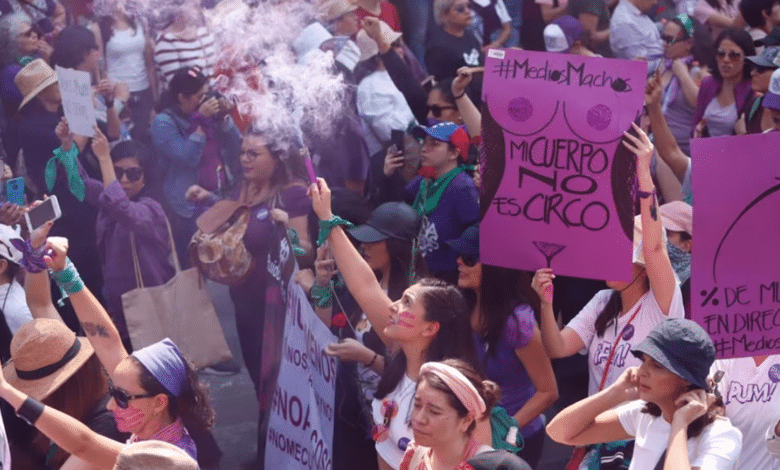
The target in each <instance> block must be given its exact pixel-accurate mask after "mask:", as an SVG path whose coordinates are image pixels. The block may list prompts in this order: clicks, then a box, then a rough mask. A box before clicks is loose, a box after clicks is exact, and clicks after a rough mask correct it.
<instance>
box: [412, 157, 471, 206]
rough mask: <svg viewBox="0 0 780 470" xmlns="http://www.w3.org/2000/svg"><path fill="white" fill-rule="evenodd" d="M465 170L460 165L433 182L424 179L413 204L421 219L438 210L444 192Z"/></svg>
mask: <svg viewBox="0 0 780 470" xmlns="http://www.w3.org/2000/svg"><path fill="white" fill-rule="evenodd" d="M464 170H465V168H464V167H463V166H460V165H459V166H456V167H455V168H453V169H452V170H450V171H449V172H447V173H446V174H445V175H442V176H441V177H439V178H437V179H436V180H435V181H433V182H431V180H430V179H427V178H423V180H422V181H421V182H420V189H419V190H418V191H417V196H415V197H414V202H413V203H412V207H414V210H416V211H417V213H418V214H420V217H425V216H427V215H428V214H430V213H431V212H433V211H434V209H436V206H437V205H438V204H439V200H440V199H441V195H442V194H443V193H444V190H445V189H447V186H449V185H450V183H451V182H452V180H453V179H455V177H456V176H458V174H460V173H461V172H463V171H464Z"/></svg>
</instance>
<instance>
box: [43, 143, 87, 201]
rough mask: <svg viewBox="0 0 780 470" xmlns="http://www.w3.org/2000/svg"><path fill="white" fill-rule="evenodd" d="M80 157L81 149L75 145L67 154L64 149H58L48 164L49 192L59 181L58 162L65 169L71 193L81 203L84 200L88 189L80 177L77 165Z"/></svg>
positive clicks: (47, 180)
mask: <svg viewBox="0 0 780 470" xmlns="http://www.w3.org/2000/svg"><path fill="white" fill-rule="evenodd" d="M78 156H79V148H78V147H77V146H76V144H75V143H74V144H73V145H72V146H71V148H70V150H68V151H67V152H64V151H63V150H62V147H58V148H57V149H55V150H54V156H53V157H51V158H50V159H49V161H48V162H46V188H48V190H49V191H51V190H52V188H53V187H54V182H55V181H56V180H57V162H60V163H62V166H63V167H64V168H65V174H66V175H67V177H68V187H69V188H70V192H71V193H73V195H74V196H76V199H78V200H79V201H83V200H84V194H85V193H86V187H85V185H84V180H82V179H81V175H79V166H78V163H77V159H78Z"/></svg>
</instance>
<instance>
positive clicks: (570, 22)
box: [544, 15, 599, 57]
mask: <svg viewBox="0 0 780 470" xmlns="http://www.w3.org/2000/svg"><path fill="white" fill-rule="evenodd" d="M583 33H584V30H583V28H582V23H580V21H579V20H578V19H576V18H574V17H573V16H569V15H563V16H561V17H559V18H557V19H555V20H553V22H552V23H550V24H548V25H547V26H546V27H545V28H544V44H545V47H546V48H547V52H565V53H568V54H573V55H581V56H585V57H599V55H598V54H596V53H595V52H592V51H591V50H589V49H588V48H587V47H585V45H584V44H583V42H582V41H583Z"/></svg>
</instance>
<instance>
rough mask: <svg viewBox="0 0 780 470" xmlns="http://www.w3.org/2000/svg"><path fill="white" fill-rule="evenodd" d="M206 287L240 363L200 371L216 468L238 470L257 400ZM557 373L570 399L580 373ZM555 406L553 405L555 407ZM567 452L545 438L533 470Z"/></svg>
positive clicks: (548, 467) (225, 307)
mask: <svg viewBox="0 0 780 470" xmlns="http://www.w3.org/2000/svg"><path fill="white" fill-rule="evenodd" d="M209 287H210V290H211V294H212V298H213V300H214V305H215V307H216V309H217V313H218V315H219V317H220V321H221V323H222V328H223V329H224V330H225V336H226V338H227V341H228V344H229V345H230V349H231V350H232V351H233V354H234V355H235V357H236V360H237V361H238V362H239V363H240V364H241V365H242V369H241V372H240V373H239V374H237V375H233V376H229V377H219V376H213V375H207V374H202V377H203V379H204V380H206V381H207V382H208V383H209V384H210V387H211V400H212V404H213V406H214V409H215V410H216V412H217V424H216V427H215V429H214V436H215V437H216V439H217V441H218V442H219V445H220V448H221V449H222V452H223V453H224V456H223V457H222V462H221V465H220V468H221V470H238V469H239V467H240V465H241V463H243V462H247V461H249V460H250V459H252V458H253V457H254V455H255V453H256V450H257V438H256V435H257V414H258V408H257V400H256V399H255V394H254V387H253V386H252V381H251V380H250V379H249V374H247V372H246V369H244V368H243V360H242V359H241V355H240V348H239V345H238V336H237V334H236V324H235V321H234V318H233V305H232V304H231V302H230V297H229V296H228V289H227V287H225V286H222V285H219V284H214V283H209ZM557 364H562V363H560V362H559V363H557ZM557 364H554V365H557ZM582 367H585V365H584V363H582ZM558 377H559V383H558V387H559V389H560V391H561V395H562V397H561V398H562V400H567V399H569V400H570V399H571V398H570V393H568V392H569V390H570V388H571V387H572V384H573V383H574V381H577V384H579V385H578V386H581V382H582V377H581V376H580V377H569V376H566V375H561V374H559V375H558ZM558 409H559V408H557V407H556V409H555V411H557V410H558ZM570 454H571V450H570V449H569V448H568V447H565V446H561V445H558V444H555V443H554V442H552V441H550V440H549V439H548V440H547V442H546V443H545V447H544V453H543V455H542V460H541V462H540V463H539V465H538V467H537V469H536V470H542V469H543V470H562V469H563V468H564V465H565V463H566V461H567V460H568V458H569V455H570ZM275 470H281V469H275ZM355 470H360V469H355Z"/></svg>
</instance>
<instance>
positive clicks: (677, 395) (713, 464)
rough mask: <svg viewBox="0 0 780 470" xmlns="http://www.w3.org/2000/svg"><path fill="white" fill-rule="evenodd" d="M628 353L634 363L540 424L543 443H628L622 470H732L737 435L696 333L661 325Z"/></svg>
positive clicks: (710, 357) (705, 341)
mask: <svg viewBox="0 0 780 470" xmlns="http://www.w3.org/2000/svg"><path fill="white" fill-rule="evenodd" d="M631 353H632V354H633V355H634V356H636V357H637V358H640V359H641V361H642V363H641V364H642V365H641V366H639V367H630V368H628V369H626V370H625V371H624V372H623V373H622V374H621V376H620V377H619V378H618V380H617V381H615V382H614V383H613V384H612V385H609V386H608V387H606V388H605V389H603V390H602V391H600V392H599V393H597V394H595V395H593V396H590V397H588V398H586V399H584V400H581V401H579V402H577V403H575V404H573V405H571V406H569V407H568V408H566V409H564V410H563V411H561V412H560V413H559V414H558V415H556V416H555V418H553V419H552V421H551V422H550V424H549V425H548V426H547V433H548V434H549V435H550V437H551V438H552V439H553V440H555V441H556V442H560V443H562V444H567V445H588V444H595V443H601V442H608V441H614V440H621V439H630V438H635V439H636V440H635V444H634V455H633V458H632V459H631V465H630V467H629V470H653V469H663V470H727V469H728V470H730V469H732V468H733V467H734V463H735V462H736V460H737V457H738V456H739V454H740V450H741V449H742V434H741V433H740V431H739V430H738V429H737V428H735V427H734V426H732V425H731V422H730V421H729V420H728V419H727V418H724V417H722V416H720V415H719V410H720V409H721V408H722V406H723V403H722V401H721V400H720V399H719V398H718V397H716V396H715V395H713V394H712V393H711V390H710V389H711V386H710V384H711V381H708V379H707V374H708V373H709V369H710V366H711V365H712V363H713V362H714V360H715V346H714V345H713V343H712V340H711V339H710V337H709V336H708V335H707V333H706V332H705V331H704V329H702V328H701V327H700V326H699V325H698V324H696V323H695V322H693V321H690V320H685V319H668V320H665V321H663V322H661V323H660V324H658V325H657V326H656V327H655V328H654V329H653V330H652V331H651V332H650V333H649V334H648V335H647V337H646V338H645V339H644V340H643V341H642V342H641V343H639V344H638V345H637V346H635V347H634V348H632V350H631Z"/></svg>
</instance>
